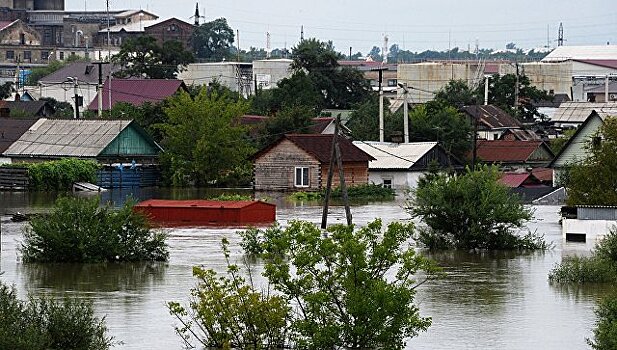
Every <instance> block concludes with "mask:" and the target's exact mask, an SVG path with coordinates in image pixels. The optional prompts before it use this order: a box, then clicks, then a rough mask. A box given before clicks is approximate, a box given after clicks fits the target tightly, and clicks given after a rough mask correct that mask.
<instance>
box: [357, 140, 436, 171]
mask: <svg viewBox="0 0 617 350" xmlns="http://www.w3.org/2000/svg"><path fill="white" fill-rule="evenodd" d="M353 144H354V145H356V146H357V147H358V148H360V149H361V150H363V151H364V152H366V153H368V154H370V155H371V156H372V157H373V158H375V160H372V161H370V162H369V164H368V167H369V169H401V170H404V169H409V168H411V167H412V166H413V165H414V164H415V163H416V162H417V161H418V160H419V159H420V158H422V157H423V156H424V155H425V154H426V153H427V152H429V151H430V150H431V149H433V148H434V147H435V146H437V142H413V143H390V142H370V141H354V143H353Z"/></svg>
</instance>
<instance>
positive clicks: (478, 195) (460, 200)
mask: <svg viewBox="0 0 617 350" xmlns="http://www.w3.org/2000/svg"><path fill="white" fill-rule="evenodd" d="M499 177H500V173H499V171H498V170H497V168H495V167H481V168H480V169H478V170H476V171H471V170H470V169H467V171H466V172H465V173H464V174H462V175H454V176H452V175H447V174H430V175H429V176H427V177H426V178H424V179H422V180H421V181H420V182H419V184H418V188H417V189H416V190H415V191H412V192H411V198H410V201H409V204H408V210H409V211H410V212H411V214H412V216H414V217H419V218H421V219H422V221H423V222H424V223H425V224H426V225H427V227H426V228H425V229H423V230H421V231H420V234H419V235H418V237H417V238H418V239H419V241H420V242H422V243H423V244H425V245H426V246H427V247H429V248H430V249H450V248H455V249H493V250H516V249H529V250H534V249H546V248H547V244H546V243H544V240H543V238H542V237H541V236H538V235H536V234H535V233H529V234H527V235H525V236H523V237H521V236H518V235H516V234H515V233H514V232H513V230H514V229H515V228H520V227H521V226H522V225H523V223H524V222H525V221H526V220H529V219H530V218H531V215H532V211H531V210H530V209H527V208H525V207H524V206H523V204H522V203H521V202H520V201H519V199H518V197H516V196H513V195H512V194H511V193H510V191H509V190H508V188H507V187H506V186H504V185H502V184H501V183H499Z"/></svg>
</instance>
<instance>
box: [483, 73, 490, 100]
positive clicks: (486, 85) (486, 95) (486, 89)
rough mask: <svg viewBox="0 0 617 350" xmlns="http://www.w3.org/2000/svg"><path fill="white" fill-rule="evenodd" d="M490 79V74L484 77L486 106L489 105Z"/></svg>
mask: <svg viewBox="0 0 617 350" xmlns="http://www.w3.org/2000/svg"><path fill="white" fill-rule="evenodd" d="M488 79H489V76H488V75H487V76H486V77H484V105H485V106H487V105H488Z"/></svg>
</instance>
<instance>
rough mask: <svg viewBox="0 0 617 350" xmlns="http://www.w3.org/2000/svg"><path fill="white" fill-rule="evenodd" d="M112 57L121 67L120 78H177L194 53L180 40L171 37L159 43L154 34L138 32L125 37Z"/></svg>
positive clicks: (191, 60) (191, 59)
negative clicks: (132, 37)
mask: <svg viewBox="0 0 617 350" xmlns="http://www.w3.org/2000/svg"><path fill="white" fill-rule="evenodd" d="M112 61H113V62H115V63H118V64H119V65H120V66H121V67H122V69H121V70H120V71H119V72H116V73H114V75H115V76H117V77H120V78H130V77H138V78H148V79H174V78H175V77H176V74H177V73H178V72H179V71H181V70H182V69H183V68H182V67H183V66H185V65H187V64H189V63H192V62H193V61H194V57H193V54H192V53H190V52H188V51H186V50H185V49H184V47H183V46H182V43H180V42H178V41H174V40H168V41H165V42H164V43H163V45H162V46H160V45H159V44H158V43H157V41H156V39H155V38H153V37H151V36H139V37H137V38H134V39H128V40H126V41H124V42H123V43H122V46H121V48H120V52H119V53H118V54H117V55H114V56H113V57H112Z"/></svg>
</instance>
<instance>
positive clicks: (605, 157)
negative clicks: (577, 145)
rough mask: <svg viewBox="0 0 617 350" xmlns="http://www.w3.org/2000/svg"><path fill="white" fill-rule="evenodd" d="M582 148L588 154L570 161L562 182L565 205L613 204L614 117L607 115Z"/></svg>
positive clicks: (616, 201) (616, 174) (616, 173)
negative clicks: (575, 161) (581, 158)
mask: <svg viewBox="0 0 617 350" xmlns="http://www.w3.org/2000/svg"><path fill="white" fill-rule="evenodd" d="M585 148H586V150H587V152H588V156H587V158H586V159H585V160H583V161H582V162H581V163H576V164H571V167H570V170H569V172H568V176H567V178H568V181H567V183H566V184H565V186H566V189H567V192H568V199H567V203H568V204H569V205H617V186H616V185H615V184H617V157H615V154H617V153H616V152H617V118H607V119H605V120H604V124H603V125H602V127H601V128H600V130H599V131H598V133H597V134H596V135H594V136H593V137H592V138H591V139H590V140H589V141H587V144H586V145H585Z"/></svg>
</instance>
